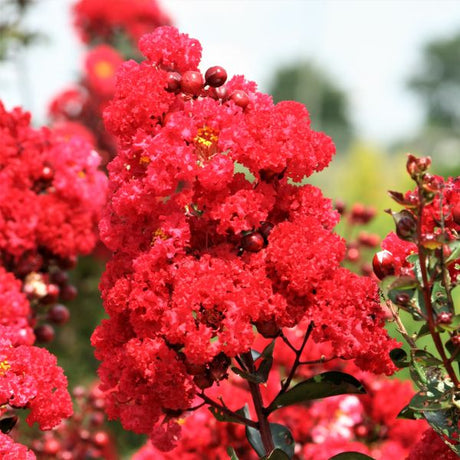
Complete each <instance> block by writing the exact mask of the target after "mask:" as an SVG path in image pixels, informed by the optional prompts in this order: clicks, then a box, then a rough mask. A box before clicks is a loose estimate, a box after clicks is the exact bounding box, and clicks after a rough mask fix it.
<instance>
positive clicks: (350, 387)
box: [268, 372, 366, 412]
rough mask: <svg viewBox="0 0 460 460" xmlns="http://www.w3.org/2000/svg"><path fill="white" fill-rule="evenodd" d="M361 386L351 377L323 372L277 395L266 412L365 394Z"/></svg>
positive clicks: (341, 373)
mask: <svg viewBox="0 0 460 460" xmlns="http://www.w3.org/2000/svg"><path fill="white" fill-rule="evenodd" d="M365 392H366V391H365V389H364V387H363V385H362V384H361V383H360V382H359V380H356V379H355V378H354V377H353V376H351V375H349V374H345V373H343V372H324V373H322V374H318V375H315V376H314V377H312V378H310V379H308V380H305V381H303V382H300V383H299V384H297V385H296V386H294V387H293V388H292V389H290V390H289V391H287V392H286V393H283V394H281V395H279V396H278V397H277V398H275V400H274V401H273V402H272V403H271V404H270V407H269V408H268V410H269V411H270V412H273V411H274V410H276V409H278V408H280V407H285V406H290V405H292V404H297V403H300V402H304V401H311V400H314V399H320V398H327V397H329V396H336V395H342V394H362V393H365Z"/></svg>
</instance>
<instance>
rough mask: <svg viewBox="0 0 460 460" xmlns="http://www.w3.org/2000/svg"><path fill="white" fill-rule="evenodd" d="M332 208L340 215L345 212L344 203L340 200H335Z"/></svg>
mask: <svg viewBox="0 0 460 460" xmlns="http://www.w3.org/2000/svg"><path fill="white" fill-rule="evenodd" d="M334 207H335V209H336V211H337V212H338V213H339V214H340V215H342V214H343V213H344V212H345V208H346V206H345V202H344V201H342V200H335V203H334Z"/></svg>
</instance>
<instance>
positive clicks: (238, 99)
mask: <svg viewBox="0 0 460 460" xmlns="http://www.w3.org/2000/svg"><path fill="white" fill-rule="evenodd" d="M230 99H231V100H232V101H233V102H234V103H235V104H236V105H237V106H238V107H241V108H242V109H245V108H246V107H247V106H248V104H249V96H248V95H247V94H246V93H245V92H244V91H242V90H240V89H237V90H236V91H233V93H232V94H231V95H230Z"/></svg>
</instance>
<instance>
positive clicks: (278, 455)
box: [264, 449, 289, 460]
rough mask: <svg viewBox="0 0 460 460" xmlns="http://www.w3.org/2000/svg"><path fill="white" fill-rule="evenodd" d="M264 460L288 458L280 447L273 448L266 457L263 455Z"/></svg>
mask: <svg viewBox="0 0 460 460" xmlns="http://www.w3.org/2000/svg"><path fill="white" fill-rule="evenodd" d="M264 458H265V459H266V460H289V456H288V455H287V454H286V452H284V450H281V449H275V450H273V451H272V453H271V454H270V455H269V456H268V457H264Z"/></svg>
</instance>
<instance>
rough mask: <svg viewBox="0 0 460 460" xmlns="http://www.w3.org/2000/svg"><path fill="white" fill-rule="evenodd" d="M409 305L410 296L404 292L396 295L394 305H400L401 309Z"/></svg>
mask: <svg viewBox="0 0 460 460" xmlns="http://www.w3.org/2000/svg"><path fill="white" fill-rule="evenodd" d="M409 303H410V295H409V294H407V293H406V292H401V293H399V294H396V297H395V304H396V305H400V306H401V307H406V306H407V305H409Z"/></svg>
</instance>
